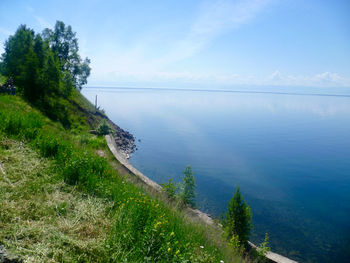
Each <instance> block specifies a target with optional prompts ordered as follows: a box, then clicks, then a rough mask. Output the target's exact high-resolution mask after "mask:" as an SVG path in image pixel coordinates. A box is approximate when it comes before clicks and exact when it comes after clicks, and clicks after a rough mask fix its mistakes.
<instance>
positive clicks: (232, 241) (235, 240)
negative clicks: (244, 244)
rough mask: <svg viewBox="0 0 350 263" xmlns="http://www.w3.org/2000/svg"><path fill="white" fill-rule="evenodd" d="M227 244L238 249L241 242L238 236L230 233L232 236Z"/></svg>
mask: <svg viewBox="0 0 350 263" xmlns="http://www.w3.org/2000/svg"><path fill="white" fill-rule="evenodd" d="M229 244H230V246H231V247H232V248H233V249H236V250H237V249H240V247H241V242H240V241H239V237H238V236H237V235H235V234H233V235H232V237H231V239H230V241H229Z"/></svg>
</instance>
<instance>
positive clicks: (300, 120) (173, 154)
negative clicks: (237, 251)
mask: <svg viewBox="0 0 350 263" xmlns="http://www.w3.org/2000/svg"><path fill="white" fill-rule="evenodd" d="M323 92H324V93H331V92H325V91H323ZM83 94H84V95H85V96H86V97H87V98H88V99H89V100H90V101H94V98H95V95H96V94H97V95H98V101H99V105H100V106H101V108H103V109H104V110H105V111H106V113H107V114H108V115H109V116H110V118H111V119H112V120H113V121H115V122H116V123H117V124H118V125H120V126H121V127H122V128H124V129H126V130H128V131H130V132H131V133H133V134H134V135H135V136H136V138H137V139H140V140H141V141H140V142H137V147H138V151H136V153H134V154H133V156H132V158H131V160H130V162H131V163H132V164H133V165H134V166H135V167H136V168H138V169H139V170H140V171H142V172H143V173H145V174H146V175H147V176H149V177H150V178H152V179H154V180H155V181H157V182H159V183H162V182H166V181H168V179H170V178H173V179H174V180H175V181H179V180H180V177H181V175H182V171H183V169H184V167H185V166H186V165H188V164H190V165H191V166H192V169H193V171H194V173H195V179H196V182H197V192H198V200H197V202H198V204H199V207H200V208H201V209H202V210H204V211H207V212H209V213H211V214H214V215H216V216H218V215H219V214H220V213H222V212H224V211H225V209H226V206H227V204H228V201H229V200H230V199H231V197H232V195H233V193H234V191H235V187H236V186H237V185H240V187H241V191H242V193H243V195H244V198H245V199H246V200H247V202H248V203H249V205H250V206H251V208H252V212H253V223H254V230H253V233H252V237H251V239H252V241H253V242H256V243H259V242H261V241H262V239H263V237H264V233H265V232H268V233H269V236H270V245H271V247H272V250H273V251H276V252H278V253H281V254H283V255H286V256H288V257H291V258H293V259H297V260H300V261H301V262H350V97H346V96H345V97H344V96H312V95H295V94H294V95H290V94H289V95H288V94H272V93H239V92H215V91H210V92H207V91H181V90H151V89H148V90H142V89H121V88H119V89H102V88H99V89H97V88H86V89H84V90H83ZM348 260H349V261H348Z"/></svg>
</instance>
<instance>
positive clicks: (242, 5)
mask: <svg viewBox="0 0 350 263" xmlns="http://www.w3.org/2000/svg"><path fill="white" fill-rule="evenodd" d="M269 2H270V0H252V1H244V0H239V1H229V0H217V1H206V2H204V3H203V4H202V5H201V7H200V8H199V12H198V15H197V19H195V22H194V23H193V24H192V25H191V26H190V29H189V32H188V34H187V36H186V37H185V38H184V39H181V40H178V41H176V42H175V44H174V46H173V49H171V50H170V51H169V53H168V54H167V55H166V56H164V57H163V58H161V59H160V60H159V62H161V63H171V62H176V61H181V60H183V59H186V58H189V57H191V56H193V55H195V54H196V53H198V52H199V51H201V50H202V49H203V48H204V47H205V46H206V45H207V44H209V43H210V42H211V41H212V40H213V39H215V38H216V37H217V36H219V35H221V34H224V33H226V32H228V31H230V30H233V29H236V28H239V27H240V26H242V25H244V24H246V23H248V22H250V21H251V20H253V19H254V18H255V17H256V16H257V15H258V14H259V12H261V11H262V10H263V9H264V7H265V6H266V5H267V4H268V3H269Z"/></svg>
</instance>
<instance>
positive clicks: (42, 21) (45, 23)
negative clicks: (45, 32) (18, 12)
mask: <svg viewBox="0 0 350 263" xmlns="http://www.w3.org/2000/svg"><path fill="white" fill-rule="evenodd" d="M34 18H35V20H36V21H37V22H38V23H39V25H40V26H41V27H42V28H43V29H44V28H52V27H53V26H52V25H51V24H50V23H49V22H48V21H47V20H46V19H44V18H43V17H41V16H36V15H35V16H34Z"/></svg>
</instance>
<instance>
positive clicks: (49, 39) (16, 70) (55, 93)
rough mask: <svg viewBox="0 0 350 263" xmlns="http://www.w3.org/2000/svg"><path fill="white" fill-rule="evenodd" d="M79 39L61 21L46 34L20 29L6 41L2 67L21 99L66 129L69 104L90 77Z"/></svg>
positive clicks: (20, 27) (69, 123)
mask: <svg viewBox="0 0 350 263" xmlns="http://www.w3.org/2000/svg"><path fill="white" fill-rule="evenodd" d="M75 35H76V33H74V32H73V31H72V28H71V27H70V26H68V27H66V26H65V25H64V23H63V22H61V21H57V23H56V26H55V29H54V30H50V29H45V30H44V32H43V33H42V34H36V33H35V32H34V30H32V29H30V28H28V27H27V26H26V25H20V26H19V27H18V29H17V31H16V32H15V34H14V35H12V36H10V37H9V38H8V39H7V40H6V42H5V52H4V53H3V54H2V57H1V63H0V73H1V74H2V75H4V76H5V77H7V78H9V77H12V78H13V80H14V84H15V85H16V86H17V88H18V93H19V94H20V95H23V96H24V98H25V99H26V100H28V101H29V102H31V103H32V104H33V105H35V106H36V107H38V108H39V109H40V110H42V111H43V112H45V114H46V115H47V116H49V117H50V118H51V119H53V120H58V121H60V122H62V124H63V125H64V126H65V127H70V125H71V121H70V120H69V118H68V115H69V114H68V113H67V108H68V107H69V105H67V104H68V103H67V100H68V98H69V97H70V96H71V94H72V92H73V91H74V88H77V89H81V87H82V85H84V84H86V83H87V78H88V76H89V75H90V67H89V63H90V61H89V59H87V58H86V59H85V60H84V61H82V59H81V58H80V56H79V54H78V40H77V38H76V36H75Z"/></svg>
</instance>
